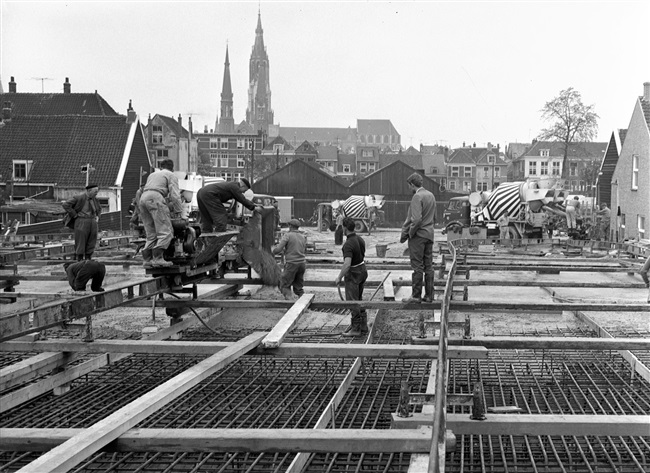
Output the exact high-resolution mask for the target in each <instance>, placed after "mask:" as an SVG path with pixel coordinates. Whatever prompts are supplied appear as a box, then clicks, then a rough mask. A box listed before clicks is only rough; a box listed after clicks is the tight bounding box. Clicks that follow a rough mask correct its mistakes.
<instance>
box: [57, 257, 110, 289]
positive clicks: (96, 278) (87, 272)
mask: <svg viewBox="0 0 650 473" xmlns="http://www.w3.org/2000/svg"><path fill="white" fill-rule="evenodd" d="M63 267H64V268H65V272H66V274H67V275H68V282H69V283H70V287H71V288H72V290H73V291H85V290H86V285H87V284H88V281H90V280H91V279H92V283H91V285H90V289H91V290H92V291H93V292H104V288H103V287H102V283H103V282H104V276H105V275H106V266H104V265H103V264H102V263H100V262H98V261H90V260H82V261H77V262H76V263H65V264H64V265H63Z"/></svg>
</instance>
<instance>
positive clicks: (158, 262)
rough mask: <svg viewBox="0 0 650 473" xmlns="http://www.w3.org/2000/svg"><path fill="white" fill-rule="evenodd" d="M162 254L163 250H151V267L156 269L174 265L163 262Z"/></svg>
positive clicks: (169, 262)
mask: <svg viewBox="0 0 650 473" xmlns="http://www.w3.org/2000/svg"><path fill="white" fill-rule="evenodd" d="M164 253H165V250H163V249H162V248H154V250H153V259H152V260H151V265H152V266H154V267H156V268H161V267H167V266H173V265H174V263H172V262H171V261H165V258H163V255H164Z"/></svg>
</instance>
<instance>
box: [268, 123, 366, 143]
mask: <svg viewBox="0 0 650 473" xmlns="http://www.w3.org/2000/svg"><path fill="white" fill-rule="evenodd" d="M356 133H357V130H356V128H350V127H348V128H309V127H287V126H281V127H280V135H282V136H283V137H284V138H285V139H286V140H287V141H289V142H290V143H296V144H297V143H302V142H303V141H309V142H310V143H315V142H319V143H321V144H331V143H338V142H339V141H356Z"/></svg>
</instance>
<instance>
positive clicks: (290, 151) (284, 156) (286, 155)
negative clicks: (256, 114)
mask: <svg viewBox="0 0 650 473" xmlns="http://www.w3.org/2000/svg"><path fill="white" fill-rule="evenodd" d="M262 156H263V157H266V158H267V159H271V160H273V161H274V162H275V165H276V169H279V168H281V167H282V166H286V165H287V164H289V163H290V162H291V161H293V160H294V159H295V157H296V150H295V148H294V147H293V146H291V145H290V144H289V143H288V142H287V140H285V139H284V138H283V137H281V136H276V137H275V138H273V139H272V140H271V141H269V142H268V143H267V144H266V146H265V147H264V149H263V150H262Z"/></svg>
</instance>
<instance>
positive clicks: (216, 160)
mask: <svg viewBox="0 0 650 473" xmlns="http://www.w3.org/2000/svg"><path fill="white" fill-rule="evenodd" d="M210 163H211V164H212V165H213V166H214V167H217V166H219V158H218V155H217V153H210Z"/></svg>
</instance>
